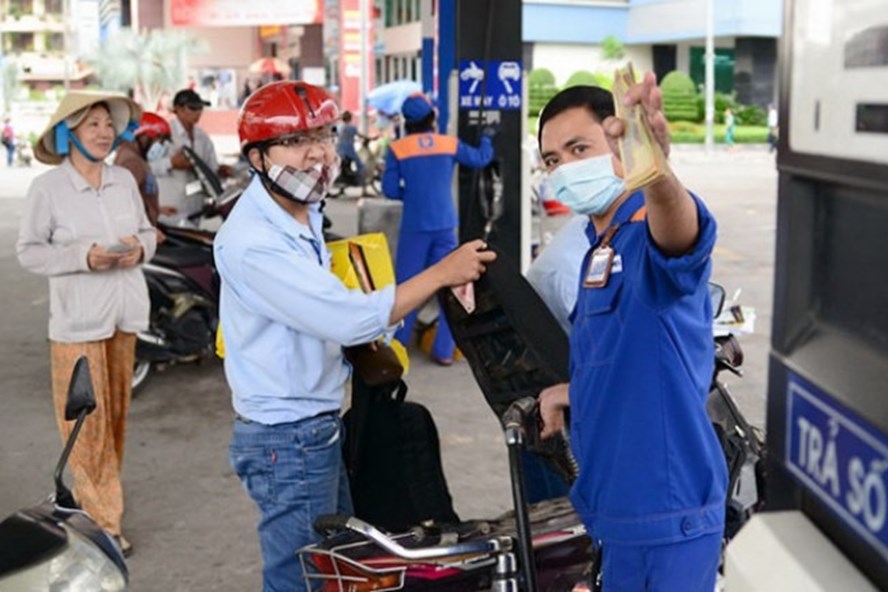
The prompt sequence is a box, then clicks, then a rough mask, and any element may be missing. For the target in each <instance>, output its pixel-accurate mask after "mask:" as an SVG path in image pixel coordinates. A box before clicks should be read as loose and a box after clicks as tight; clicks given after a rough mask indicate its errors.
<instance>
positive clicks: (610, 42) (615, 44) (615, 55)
mask: <svg viewBox="0 0 888 592" xmlns="http://www.w3.org/2000/svg"><path fill="white" fill-rule="evenodd" d="M625 55H626V49H625V48H624V47H623V42H622V41H620V40H619V39H617V38H616V37H615V36H614V35H608V36H607V37H605V38H604V39H602V40H601V56H602V57H603V58H604V59H606V60H608V61H616V60H622V59H623V57H624V56H625Z"/></svg>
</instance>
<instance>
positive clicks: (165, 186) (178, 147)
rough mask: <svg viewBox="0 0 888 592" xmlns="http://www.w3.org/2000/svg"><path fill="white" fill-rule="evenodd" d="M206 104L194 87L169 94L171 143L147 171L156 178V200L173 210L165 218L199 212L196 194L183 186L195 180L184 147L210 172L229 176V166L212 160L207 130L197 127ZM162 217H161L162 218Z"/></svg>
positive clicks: (173, 220)
mask: <svg viewBox="0 0 888 592" xmlns="http://www.w3.org/2000/svg"><path fill="white" fill-rule="evenodd" d="M209 105H210V103H209V102H208V101H204V100H203V99H202V98H201V97H200V95H198V94H197V93H196V92H195V91H194V90H191V89H188V88H186V89H183V90H180V91H179V92H177V93H176V95H175V96H174V97H173V113H174V114H175V117H174V118H173V119H172V120H171V121H170V129H171V131H172V144H171V146H170V153H169V154H165V155H163V156H162V157H160V158H158V159H156V160H151V170H152V171H153V172H154V174H155V176H156V177H157V182H158V186H159V188H160V203H161V205H164V206H170V207H173V208H175V209H176V212H177V213H176V216H175V217H170V218H168V219H166V220H165V221H166V222H167V223H170V224H178V223H179V222H181V221H182V220H183V219H185V218H187V217H188V216H189V215H191V214H194V213H196V212H199V211H200V209H201V208H202V207H203V199H202V195H201V194H200V193H198V194H196V195H189V194H188V192H187V191H186V187H187V185H188V184H189V183H191V182H192V181H195V180H196V179H197V176H196V175H195V173H194V171H193V170H192V166H191V161H189V160H188V158H187V157H186V156H185V154H184V150H183V149H184V147H186V146H187V147H188V148H190V149H191V150H193V151H194V154H195V155H197V157H198V158H200V159H201V160H202V161H203V162H205V163H206V165H207V166H208V167H209V168H210V170H211V171H213V172H215V173H217V174H218V175H219V176H220V177H228V176H230V175H231V168H230V167H228V166H227V165H221V166H220V165H219V163H218V160H217V159H216V147H215V146H214V145H213V141H212V140H211V139H210V136H209V135H207V133H206V132H205V131H204V130H202V129H201V128H199V127H198V126H197V124H198V122H199V121H200V118H201V116H202V115H203V110H204V107H208V106H209ZM162 220H163V219H162Z"/></svg>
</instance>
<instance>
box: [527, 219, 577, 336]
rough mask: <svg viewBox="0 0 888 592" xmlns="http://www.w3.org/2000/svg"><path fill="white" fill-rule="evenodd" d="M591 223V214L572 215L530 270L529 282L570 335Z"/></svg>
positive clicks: (528, 273)
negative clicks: (571, 317) (571, 318)
mask: <svg viewBox="0 0 888 592" xmlns="http://www.w3.org/2000/svg"><path fill="white" fill-rule="evenodd" d="M588 225H589V217H588V216H578V215H575V216H573V217H572V218H571V219H570V220H568V221H567V223H566V224H565V225H564V226H562V227H561V228H560V229H559V230H558V232H557V233H556V234H555V237H554V238H553V239H552V241H551V242H550V243H549V244H548V245H546V248H544V249H543V252H542V253H540V255H539V257H537V258H536V259H534V261H533V263H532V264H531V266H530V269H529V270H527V281H528V282H530V285H531V286H533V289H534V290H536V292H537V294H539V295H540V298H542V299H543V302H545V303H546V306H548V307H549V310H551V311H552V314H553V315H554V316H555V318H556V319H557V320H558V323H559V324H560V325H561V327H562V328H563V329H564V332H565V333H566V334H568V335H570V315H571V313H572V312H573V309H574V306H576V303H577V291H578V288H577V286H579V284H580V268H582V266H583V259H584V258H585V257H586V252H587V251H588V250H589V238H588V237H587V236H586V226H588Z"/></svg>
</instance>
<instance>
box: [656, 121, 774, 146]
mask: <svg viewBox="0 0 888 592" xmlns="http://www.w3.org/2000/svg"><path fill="white" fill-rule="evenodd" d="M669 129H670V130H671V133H672V143H673V144H702V143H703V142H705V141H706V126H705V125H704V124H702V123H690V122H686V121H679V122H675V123H670V124H669ZM713 136H714V138H715V142H716V143H717V144H723V143H724V141H725V126H724V125H723V124H719V125H716V126H715V127H714V129H713ZM767 141H768V128H767V127H764V126H747V125H738V126H736V127H735V128H734V143H736V144H764V143H766V142H767Z"/></svg>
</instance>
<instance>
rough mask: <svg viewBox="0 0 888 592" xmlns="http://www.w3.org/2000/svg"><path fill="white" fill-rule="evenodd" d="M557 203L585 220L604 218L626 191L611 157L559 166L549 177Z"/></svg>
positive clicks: (598, 157) (608, 155) (588, 159)
mask: <svg viewBox="0 0 888 592" xmlns="http://www.w3.org/2000/svg"><path fill="white" fill-rule="evenodd" d="M549 184H550V185H551V187H552V191H553V193H554V194H555V199H557V200H558V201H560V202H561V203H563V204H564V205H566V206H567V207H568V208H570V209H571V210H572V211H573V212H575V213H577V214H581V215H583V216H601V215H602V214H604V213H605V212H607V210H608V209H609V208H610V207H611V206H612V205H613V203H614V201H616V199H617V198H618V197H620V196H621V195H622V194H623V193H624V192H625V191H626V184H625V183H624V182H623V179H621V178H619V177H618V176H617V175H616V174H615V173H614V163H613V158H612V157H611V155H610V154H605V155H602V156H594V157H592V158H584V159H583V160H577V161H575V162H569V163H567V164H563V165H561V166H559V167H558V168H557V169H555V170H554V171H552V173H550V174H549Z"/></svg>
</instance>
